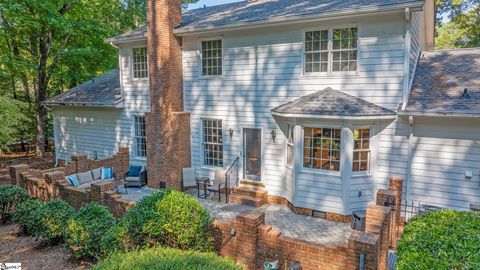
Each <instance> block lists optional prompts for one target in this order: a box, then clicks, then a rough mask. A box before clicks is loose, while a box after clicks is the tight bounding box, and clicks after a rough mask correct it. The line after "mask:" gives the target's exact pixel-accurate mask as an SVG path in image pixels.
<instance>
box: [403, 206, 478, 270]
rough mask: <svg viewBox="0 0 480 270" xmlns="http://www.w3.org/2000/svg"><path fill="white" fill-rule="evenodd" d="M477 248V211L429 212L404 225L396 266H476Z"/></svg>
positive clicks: (424, 267)
mask: <svg viewBox="0 0 480 270" xmlns="http://www.w3.org/2000/svg"><path fill="white" fill-rule="evenodd" d="M479 251H480V214H479V213H474V212H461V211H454V210H442V211H432V212H428V213H426V214H423V215H419V216H416V217H414V218H412V219H411V220H410V221H409V223H408V225H407V226H406V227H405V230H404V233H403V235H402V237H401V239H400V241H399V245H398V249H397V254H398V261H397V269H400V270H404V269H420V270H421V269H465V270H466V269H472V270H473V269H480V256H479Z"/></svg>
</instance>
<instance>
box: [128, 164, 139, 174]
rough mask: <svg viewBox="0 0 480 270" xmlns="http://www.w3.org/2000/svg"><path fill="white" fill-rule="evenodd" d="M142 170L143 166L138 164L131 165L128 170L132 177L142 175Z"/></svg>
mask: <svg viewBox="0 0 480 270" xmlns="http://www.w3.org/2000/svg"><path fill="white" fill-rule="evenodd" d="M141 170H142V166H138V165H130V169H129V170H128V175H127V176H131V177H137V176H140V171H141Z"/></svg>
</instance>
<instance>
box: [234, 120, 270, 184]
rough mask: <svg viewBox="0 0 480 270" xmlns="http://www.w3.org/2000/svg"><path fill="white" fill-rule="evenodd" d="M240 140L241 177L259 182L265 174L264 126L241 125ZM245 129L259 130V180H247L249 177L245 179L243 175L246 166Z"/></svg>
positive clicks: (244, 174)
mask: <svg viewBox="0 0 480 270" xmlns="http://www.w3.org/2000/svg"><path fill="white" fill-rule="evenodd" d="M240 129H241V131H242V133H241V135H240V136H241V141H240V147H241V148H240V149H241V165H242V175H241V179H242V180H247V181H253V182H257V183H261V182H262V181H263V176H264V175H265V170H264V162H265V152H264V149H265V146H264V132H263V131H264V130H263V129H264V128H262V127H249V126H242V127H241V128H240ZM245 129H257V130H259V131H260V158H261V161H260V180H258V181H256V180H251V179H250V180H249V179H246V178H245V176H246V173H245V170H246V168H247V165H246V163H245V157H246V155H245V147H246V145H245Z"/></svg>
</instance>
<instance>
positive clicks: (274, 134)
mask: <svg viewBox="0 0 480 270" xmlns="http://www.w3.org/2000/svg"><path fill="white" fill-rule="evenodd" d="M270 134H272V141H273V142H274V143H275V138H277V132H275V129H272V132H271V133H270Z"/></svg>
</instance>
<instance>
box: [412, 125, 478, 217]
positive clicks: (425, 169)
mask: <svg viewBox="0 0 480 270" xmlns="http://www.w3.org/2000/svg"><path fill="white" fill-rule="evenodd" d="M413 134H414V136H415V137H414V143H413V152H412V153H413V155H412V171H411V174H412V176H411V181H410V182H409V185H410V187H409V190H410V194H409V198H410V199H411V200H416V201H421V202H426V203H430V204H433V205H439V206H442V207H448V208H454V209H460V210H468V209H469V207H470V203H473V202H480V120H478V119H475V120H472V119H463V120H462V119H456V120H452V119H450V120H449V119H445V118H443V119H442V118H437V119H435V118H433V119H432V118H430V119H429V118H415V124H414V132H413ZM466 171H472V172H473V177H472V178H471V179H468V178H466V177H465V172H466Z"/></svg>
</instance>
